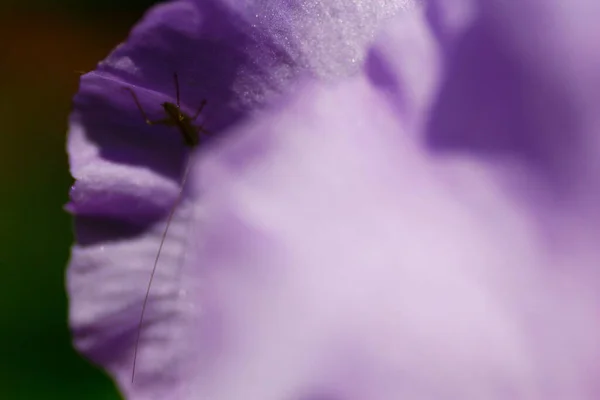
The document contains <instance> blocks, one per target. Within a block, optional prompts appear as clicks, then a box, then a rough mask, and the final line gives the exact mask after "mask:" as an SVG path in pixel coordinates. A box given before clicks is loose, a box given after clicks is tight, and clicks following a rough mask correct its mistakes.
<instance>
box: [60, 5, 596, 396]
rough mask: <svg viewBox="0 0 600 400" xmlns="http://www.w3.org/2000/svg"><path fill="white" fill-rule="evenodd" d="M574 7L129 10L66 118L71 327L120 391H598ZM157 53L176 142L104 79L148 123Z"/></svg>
mask: <svg viewBox="0 0 600 400" xmlns="http://www.w3.org/2000/svg"><path fill="white" fill-rule="evenodd" d="M598 15H600V3H598V2H592V1H587V0H573V1H571V2H569V3H568V5H567V4H566V3H565V2H564V1H558V0H522V1H519V2H516V1H498V0H456V1H442V0H438V1H430V2H424V3H419V2H406V1H386V0H378V1H362V0H353V1H350V0H345V1H344V0H329V1H327V0H322V1H318V0H307V1H300V0H286V1H275V0H273V1H258V0H254V1H241V0H204V1H203V0H196V1H192V0H179V1H174V2H171V3H167V4H164V5H160V6H157V7H155V8H153V9H152V10H151V11H149V13H148V14H147V15H146V16H145V17H144V19H143V20H142V22H140V24H139V25H138V26H136V27H135V28H134V29H133V31H132V33H131V35H130V37H129V38H128V40H127V41H126V42H125V43H124V44H123V45H121V46H120V47H118V48H117V49H115V50H114V51H113V53H112V54H111V55H110V56H109V57H108V58H107V59H106V60H105V61H103V62H102V63H100V64H99V66H98V68H97V69H96V70H95V71H93V72H91V73H89V74H86V75H84V76H83V77H82V81H81V87H80V91H79V93H78V94H77V96H76V97H75V106H74V111H73V113H72V115H71V119H70V131H69V143H68V151H69V156H70V161H71V171H72V174H73V176H74V177H75V179H76V183H75V185H74V187H73V189H72V192H71V202H70V203H69V205H68V209H69V210H70V211H71V212H72V213H73V214H74V215H75V226H76V236H77V238H76V239H77V242H76V244H75V246H74V247H73V251H72V258H71V261H70V264H69V269H68V291H69V296H70V305H71V309H70V316H71V327H72V330H73V335H74V339H75V345H76V347H77V348H78V349H79V350H80V351H81V352H82V353H83V354H85V355H86V356H87V357H88V358H89V359H91V360H92V361H93V362H95V363H98V364H100V365H102V366H103V367H104V368H106V370H107V371H108V372H109V373H110V374H111V375H112V376H113V377H114V378H115V379H116V381H117V382H118V384H119V386H120V388H121V390H122V392H123V393H124V395H125V396H126V397H127V398H128V399H132V400H142V399H144V400H145V399H157V400H158V399H161V400H163V399H166V400H169V399H182V400H188V399H189V400H192V399H207V400H319V399H321V400H324V399H331V400H396V399H409V400H446V399H469V400H476V399H477V400H480V399H486V400H487V399H490V400H496V399H498V400H500V399H511V400H512V399H515V400H538V399H539V400H542V399H543V400H588V399H589V400H592V399H598V398H600V384H599V383H598V382H600V379H599V374H600V291H599V290H598V287H599V284H598V282H599V281H600V247H599V246H598V240H599V239H600V223H599V222H600V221H599V220H600V189H599V188H600V157H598V156H599V155H600V140H599V138H600V135H598V133H600V98H599V97H600V90H598V88H599V87H600V86H599V84H600V28H598V24H597V16H598ZM173 73H176V74H177V76H178V77H179V82H180V98H181V102H182V108H183V109H184V110H185V112H186V113H188V114H190V115H191V114H193V113H194V110H195V109H196V107H198V106H199V105H200V104H201V102H202V100H203V99H207V100H208V106H207V107H206V109H205V110H204V112H203V113H202V115H201V117H200V119H199V121H198V124H202V125H203V126H205V127H206V129H208V130H210V131H211V133H212V135H211V137H210V139H208V140H206V141H203V142H202V143H201V145H200V146H199V148H198V149H194V150H192V151H190V149H188V148H186V146H185V145H184V144H183V140H182V137H181V134H180V132H179V131H178V130H177V129H176V128H174V127H166V126H162V127H161V126H146V125H145V124H144V120H143V118H142V116H141V115H140V112H139V110H138V108H137V106H136V104H135V102H134V101H133V99H132V96H131V94H130V93H129V92H127V91H126V90H123V88H131V89H132V90H133V91H134V92H135V93H136V94H137V96H138V97H139V98H140V102H141V106H142V107H143V109H144V110H146V112H147V113H148V116H149V117H150V118H151V119H160V118H163V117H164V114H163V112H162V109H161V107H160V104H161V103H163V102H165V101H169V102H174V101H175V88H174V84H173V78H172V77H173ZM188 155H189V156H190V158H189V159H190V165H191V173H190V175H189V179H188V180H187V184H186V185H185V187H184V195H183V198H182V201H181V202H180V203H179V205H178V207H177V208H176V211H175V216H174V218H173V221H172V223H171V227H170V230H169V235H168V237H167V240H166V242H165V246H164V248H163V251H162V255H161V259H160V262H159V265H158V268H157V272H156V276H155V280H154V283H153V287H152V290H151V294H150V297H149V302H148V309H147V313H146V317H145V320H144V325H143V329H142V331H141V340H140V347H139V352H138V356H137V372H136V377H135V381H134V382H133V383H132V382H131V368H132V362H133V352H134V346H135V341H136V335H137V324H138V318H139V315H140V312H141V307H142V303H143V301H144V295H145V291H146V285H147V283H148V278H149V274H150V271H151V269H152V264H153V262H154V258H155V256H156V252H157V250H158V245H159V242H160V239H161V235H162V233H163V230H164V225H165V221H166V220H167V216H168V214H169V211H170V209H171V207H172V205H173V204H174V202H175V201H176V199H177V197H178V193H179V191H180V179H181V176H182V173H183V170H184V169H185V168H186V165H187V161H186V160H188Z"/></svg>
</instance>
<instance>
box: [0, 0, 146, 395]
mask: <svg viewBox="0 0 600 400" xmlns="http://www.w3.org/2000/svg"><path fill="white" fill-rule="evenodd" d="M155 2H156V1H150V0H94V1H85V0H38V1H35V0H29V1H28V0H19V1H13V0H8V1H7V0H3V1H2V2H1V3H0V121H1V124H0V182H1V183H2V185H1V188H2V189H1V195H0V213H1V214H0V224H1V225H0V226H1V229H0V235H1V236H0V274H1V277H0V318H1V322H0V324H1V325H0V399H3V400H14V399H26V400H37V399H78V400H87V399H90V400H95V399H103V400H111V399H119V395H118V393H117V391H116V389H115V387H114V385H113V384H112V382H111V381H110V380H109V379H108V378H107V377H106V376H105V375H104V373H103V372H102V371H101V370H99V369H97V368H94V367H92V366H91V365H90V364H89V363H88V362H87V361H85V360H84V359H82V358H81V357H80V356H79V355H78V354H77V353H75V351H74V350H73V349H72V347H71V339H70V334H69V329H68V325H67V295H66V293H65V287H64V274H65V267H66V263H67V260H68V257H69V247H70V246H71V243H72V240H73V235H72V231H71V220H70V216H69V215H68V214H66V213H65V212H64V211H63V205H64V204H65V203H66V201H67V196H68V190H69V187H70V185H71V178H70V176H69V173H68V164H67V155H66V152H65V138H66V131H67V116H68V113H69V109H70V106H71V98H72V96H73V94H74V93H75V91H76V90H77V85H78V79H79V78H78V75H77V74H76V73H75V71H81V70H84V71H87V70H90V69H93V68H94V66H95V65H96V63H97V62H98V61H99V60H101V59H102V58H104V57H105V56H106V55H107V54H108V52H109V51H110V50H111V49H112V48H113V47H114V46H115V45H116V44H118V43H119V42H120V41H122V40H124V39H125V38H126V36H127V33H128V31H129V29H130V28H131V27H132V25H133V24H134V23H135V22H136V21H137V20H138V19H139V18H140V17H141V15H142V14H143V12H144V11H145V10H146V9H147V8H148V6H149V5H150V4H152V3H155Z"/></svg>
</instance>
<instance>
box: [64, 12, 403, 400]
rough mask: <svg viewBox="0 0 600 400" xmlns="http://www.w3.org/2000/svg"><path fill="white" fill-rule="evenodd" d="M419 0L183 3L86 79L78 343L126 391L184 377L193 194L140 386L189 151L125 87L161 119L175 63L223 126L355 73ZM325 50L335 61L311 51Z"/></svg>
mask: <svg viewBox="0 0 600 400" xmlns="http://www.w3.org/2000/svg"><path fill="white" fill-rule="evenodd" d="M408 3H412V2H406V1H378V2H372V3H370V4H369V5H366V4H363V3H362V2H358V1H356V2H326V1H325V2H314V3H310V4H309V3H306V2H300V3H297V4H295V3H291V2H284V3H278V2H273V3H272V4H270V3H260V2H257V3H256V4H254V3H252V4H250V3H247V2H220V1H185V0H182V1H175V2H171V3H168V4H164V5H160V6H157V7H155V8H153V9H152V10H151V11H149V12H148V14H147V15H146V16H145V17H144V19H143V21H142V22H141V23H140V24H139V25H138V26H136V27H135V29H134V30H133V31H132V33H131V35H130V37H129V38H128V40H127V41H126V42H125V43H123V44H122V45H121V46H119V47H118V48H117V49H115V50H114V51H113V53H112V54H111V55H110V56H109V57H108V58H107V59H106V60H105V61H103V62H101V63H100V64H99V65H98V68H97V70H96V71H94V72H91V73H89V74H86V75H84V76H83V77H82V80H81V88H80V91H79V93H78V94H77V96H76V97H75V99H74V111H73V113H72V115H71V118H70V132H69V140H68V151H69V155H70V163H71V172H72V175H73V176H74V178H75V179H76V183H75V185H74V187H73V188H72V191H71V201H70V203H69V204H68V206H67V208H68V210H69V211H70V212H72V213H73V214H74V215H75V216H76V218H75V227H76V236H77V237H76V239H77V244H76V245H75V246H74V248H73V252H72V258H71V261H70V265H69V271H68V289H69V293H70V298H71V303H70V307H71V310H70V320H71V321H70V323H71V326H72V329H73V333H74V337H75V343H76V346H77V347H78V349H79V350H80V351H82V352H83V353H84V354H86V355H87V356H88V357H90V358H91V359H92V360H93V361H95V362H97V363H99V364H102V365H103V366H105V367H106V368H107V369H108V370H109V371H110V373H111V374H113V375H114V376H115V377H116V378H117V380H118V381H119V383H120V386H121V387H122V389H123V390H124V392H125V393H126V394H127V395H129V396H131V397H132V398H144V399H148V398H158V399H164V398H168V396H174V393H175V392H176V391H177V390H178V389H177V388H178V387H179V386H180V385H181V382H182V381H183V382H186V379H187V377H186V376H185V374H184V372H185V371H182V370H181V368H182V365H183V364H185V358H186V351H185V343H181V341H179V340H178V337H179V335H180V333H179V332H180V331H181V329H182V328H181V326H182V325H183V323H182V321H184V320H186V319H188V318H189V315H188V314H189V313H190V312H191V311H190V310H189V309H188V308H186V307H187V306H182V304H184V303H185V301H183V300H182V296H184V293H185V292H182V291H181V290H180V288H181V286H182V285H181V279H183V278H182V273H181V271H180V267H181V264H182V256H181V254H184V253H185V252H186V251H187V250H186V249H187V244H188V240H189V239H188V237H187V234H186V232H187V227H188V224H189V216H190V214H189V213H190V212H191V207H192V204H191V203H190V200H189V199H188V197H187V196H184V197H185V198H184V201H183V204H181V205H180V207H178V211H177V213H176V215H175V218H174V220H173V222H172V224H171V228H170V231H169V235H168V239H167V241H166V243H165V247H164V248H163V252H162V255H161V263H160V265H159V268H158V272H157V276H156V283H155V284H154V286H153V288H152V293H151V299H150V301H149V306H148V312H147V314H146V319H145V325H144V331H143V337H142V346H141V349H140V355H141V357H142V359H144V357H145V360H146V361H145V362H143V361H140V367H139V370H138V374H137V375H136V385H135V387H132V386H131V384H130V383H129V380H130V377H129V376H130V373H131V365H132V364H131V363H132V360H133V354H132V351H133V346H134V341H135V336H136V332H137V319H138V317H139V313H140V309H141V303H142V301H143V300H144V295H145V288H146V285H147V280H148V277H149V273H150V269H151V267H152V262H153V260H154V257H155V255H156V251H157V250H158V245H159V242H160V238H161V235H162V231H163V228H164V222H165V217H166V214H167V213H168V211H169V209H170V207H171V206H172V205H173V203H174V201H175V199H176V198H177V196H178V192H179V186H178V183H179V182H178V180H179V178H180V177H181V175H182V171H183V169H184V168H185V165H186V155H187V153H188V149H186V148H185V146H184V145H183V144H182V140H181V139H182V138H181V135H180V133H178V132H177V129H174V128H171V127H157V126H145V125H144V120H143V116H142V115H141V113H140V110H139V109H138V107H137V106H136V103H135V101H134V98H133V97H132V96H131V93H129V92H128V91H126V90H124V89H125V88H129V89H132V90H133V91H134V93H135V94H136V95H137V97H138V98H139V99H140V103H141V107H142V109H143V110H145V112H146V113H147V114H148V117H149V118H150V119H152V120H156V119H160V118H162V117H163V114H162V112H161V109H160V105H161V103H163V102H173V103H174V102H176V101H177V99H176V95H175V93H176V87H175V84H174V81H173V74H174V73H176V74H177V76H178V77H179V89H180V92H181V93H180V99H181V102H182V108H183V109H184V110H185V112H189V113H190V114H191V113H192V112H193V111H194V110H195V108H196V107H197V106H198V105H199V104H200V103H201V101H202V99H204V98H207V99H208V100H209V106H208V111H207V113H206V114H207V118H206V121H204V122H203V123H205V124H206V125H207V126H208V128H209V129H210V130H211V132H213V133H220V132H222V131H224V130H226V129H227V128H228V127H230V126H232V125H233V124H235V123H238V122H239V121H240V120H241V118H242V117H243V116H244V115H245V114H246V113H247V112H248V110H252V109H254V108H256V107H257V106H258V105H262V104H265V103H268V102H269V101H272V100H273V99H274V98H275V95H277V94H279V93H281V92H285V91H289V90H291V88H292V86H293V81H294V79H296V77H297V76H299V75H303V74H308V75H313V76H318V77H321V78H327V79H330V78H335V77H339V76H341V75H343V74H348V73H352V72H353V71H355V69H356V65H358V61H359V60H360V57H362V55H363V53H364V50H362V48H363V47H364V46H366V44H367V42H368V40H369V39H370V38H371V37H372V35H373V34H374V32H375V28H376V26H377V25H378V24H380V23H382V22H383V20H385V19H386V18H387V17H389V16H391V15H392V14H393V13H395V12H398V11H400V10H402V9H404V5H405V4H408ZM358 11H361V13H358ZM257 13H258V14H260V16H259V17H256V14H257ZM353 13H354V14H353ZM274 21H277V24H276V26H277V29H274V26H275V25H273V23H274ZM315 21H319V22H321V23H322V22H327V24H326V25H322V24H320V23H317V22H315ZM287 24H289V25H287ZM340 27H343V28H344V29H343V30H341V31H340V30H339V28H340ZM322 34H323V35H325V34H329V35H335V38H339V35H340V34H343V35H346V39H345V41H344V42H343V44H341V45H339V46H337V48H336V52H335V54H334V53H329V52H324V47H321V48H319V51H318V52H317V49H316V48H315V49H313V48H312V47H311V46H310V44H315V43H316V42H317V38H318V37H319V35H322ZM331 37H332V38H334V37H333V36H331ZM332 43H333V42H329V49H331V46H332ZM324 44H325V41H324V40H323V39H321V45H324ZM325 53H327V54H326V55H327V57H328V58H327V59H326V60H325V59H324V60H320V61H319V60H314V59H313V57H317V56H321V55H323V54H325ZM350 57H351V58H352V59H354V61H356V65H354V61H353V60H352V59H351V58H350ZM192 244H193V243H192ZM185 304H187V303H185ZM182 307H183V308H182ZM182 346H183V347H182ZM148 359H150V362H148Z"/></svg>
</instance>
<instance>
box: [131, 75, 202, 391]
mask: <svg viewBox="0 0 600 400" xmlns="http://www.w3.org/2000/svg"><path fill="white" fill-rule="evenodd" d="M173 79H174V82H175V91H176V99H177V103H175V104H174V103H170V102H168V101H167V102H164V103H162V104H161V106H162V108H163V110H164V111H165V114H166V117H165V118H163V119H159V120H151V119H150V118H148V115H147V114H146V112H145V111H144V109H143V108H142V106H141V104H140V101H139V99H138V97H137V95H136V94H135V92H134V91H133V90H132V89H131V88H128V87H126V88H123V89H124V90H127V91H128V92H130V93H131V96H132V97H133V101H135V104H136V106H137V108H138V109H139V110H140V113H141V114H142V117H143V118H144V120H145V121H146V124H148V125H165V126H174V127H177V129H178V130H179V133H180V134H181V136H183V141H184V143H185V145H186V146H187V147H188V148H190V149H193V148H195V147H196V146H198V145H199V144H200V138H201V134H205V135H207V134H209V132H208V131H207V130H206V129H204V127H203V126H202V125H195V124H194V121H195V120H196V119H197V118H198V116H199V115H200V113H202V110H203V109H204V106H205V105H206V100H203V101H202V102H201V103H200V107H199V108H198V110H197V111H196V113H195V114H194V115H193V116H191V117H190V116H189V115H187V114H186V113H184V112H183V111H182V110H181V105H180V101H179V80H178V79H177V74H173ZM190 164H191V157H189V156H188V159H187V162H186V166H185V170H184V173H183V177H182V178H181V186H180V190H179V194H178V195H177V198H176V200H175V203H174V204H173V206H172V207H171V211H170V212H169V216H168V218H167V224H166V226H165V229H164V231H163V234H162V237H161V239H160V245H159V246H158V251H157V253H156V258H155V259H154V265H153V267H152V272H151V274H150V279H149V281H148V286H147V288H146V296H145V297H144V303H143V305H142V312H141V314H140V320H139V323H138V329H137V337H136V340H135V348H134V352H133V367H132V370H131V382H132V383H133V380H134V378H135V365H136V360H137V353H138V347H139V344H140V335H141V332H142V324H143V322H144V314H145V312H146V305H147V304H148V297H149V295H150V288H151V287H152V281H153V280H154V273H155V272H156V266H157V265H158V260H159V258H160V253H161V251H162V248H163V244H164V243H165V239H166V237H167V232H168V231H169V225H171V220H172V219H173V215H174V214H175V209H176V208H177V205H178V204H179V202H180V201H181V198H182V195H183V189H184V186H185V183H186V181H187V177H188V173H189V170H190Z"/></svg>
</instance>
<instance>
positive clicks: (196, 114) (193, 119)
mask: <svg viewBox="0 0 600 400" xmlns="http://www.w3.org/2000/svg"><path fill="white" fill-rule="evenodd" d="M205 105H206V100H202V103H200V107H199V108H198V111H196V113H195V114H194V116H193V117H192V121H195V120H196V118H198V116H199V115H200V113H201V112H202V110H203V109H204V106H205Z"/></svg>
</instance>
